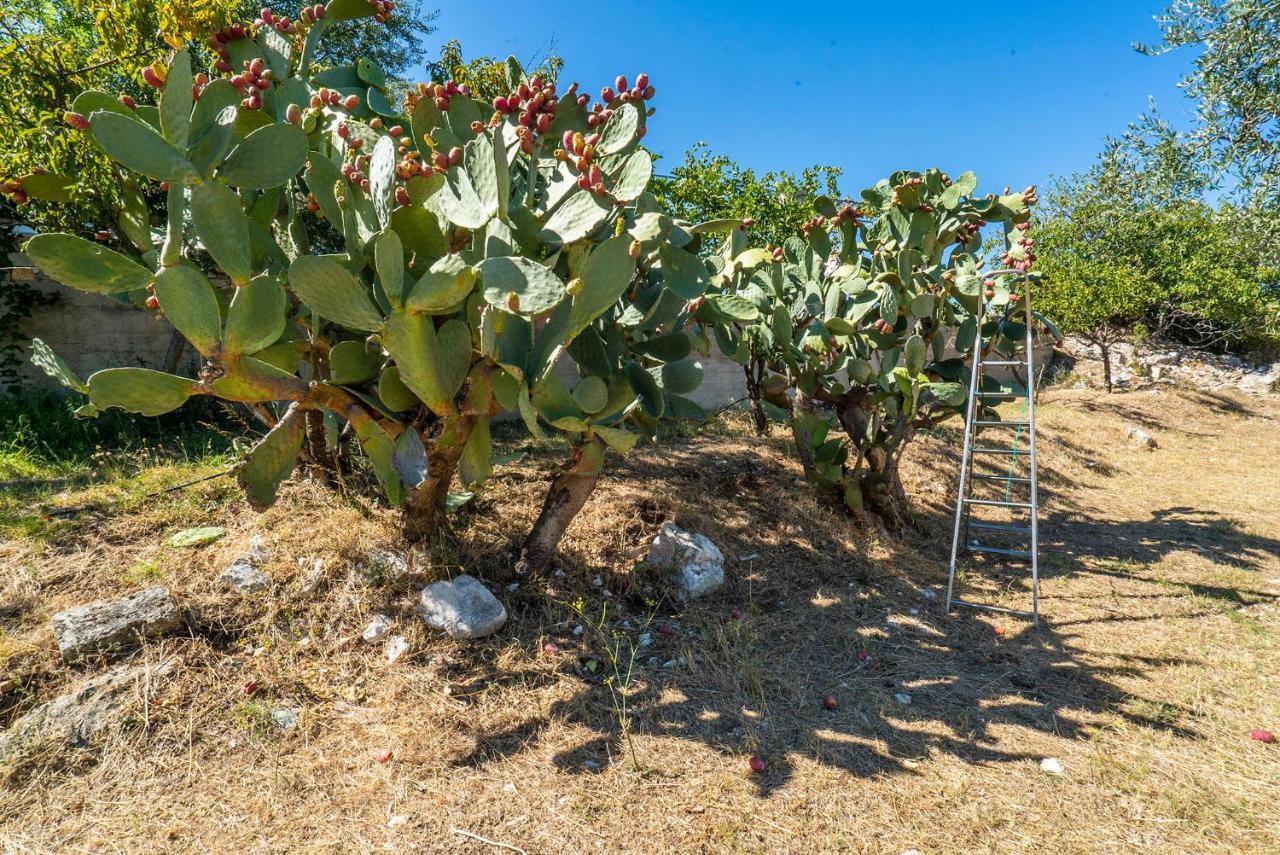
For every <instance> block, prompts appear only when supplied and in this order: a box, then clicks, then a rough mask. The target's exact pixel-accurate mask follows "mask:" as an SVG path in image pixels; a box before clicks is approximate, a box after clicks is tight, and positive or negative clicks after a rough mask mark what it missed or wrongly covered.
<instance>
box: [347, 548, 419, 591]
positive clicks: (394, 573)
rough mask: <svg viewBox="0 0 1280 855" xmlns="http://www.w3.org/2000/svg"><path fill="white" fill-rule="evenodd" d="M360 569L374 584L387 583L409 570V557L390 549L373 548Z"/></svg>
mask: <svg viewBox="0 0 1280 855" xmlns="http://www.w3.org/2000/svg"><path fill="white" fill-rule="evenodd" d="M357 566H358V569H359V571H360V575H362V576H364V578H365V579H367V580H368V581H369V582H371V583H372V584H374V585H386V584H390V583H391V582H394V581H396V580H397V579H399V578H400V577H401V576H403V575H404V574H406V573H408V572H409V559H407V558H405V556H404V555H402V554H401V553H399V552H393V551H392V550H390V549H372V550H370V551H369V554H368V555H366V556H365V559H364V561H362V562H360V563H359V565H357Z"/></svg>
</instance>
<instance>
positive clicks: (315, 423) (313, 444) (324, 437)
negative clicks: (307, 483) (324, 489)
mask: <svg viewBox="0 0 1280 855" xmlns="http://www.w3.org/2000/svg"><path fill="white" fill-rule="evenodd" d="M306 434H307V454H308V456H310V458H311V461H312V463H314V464H315V467H316V468H317V469H318V470H319V471H320V474H321V477H323V478H324V481H325V483H326V484H327V485H329V486H330V487H336V486H337V484H338V480H337V478H338V467H337V463H336V462H335V461H334V458H333V454H332V453H330V451H329V437H328V432H327V431H326V430H325V427H324V413H323V412H321V411H320V410H307V411H306Z"/></svg>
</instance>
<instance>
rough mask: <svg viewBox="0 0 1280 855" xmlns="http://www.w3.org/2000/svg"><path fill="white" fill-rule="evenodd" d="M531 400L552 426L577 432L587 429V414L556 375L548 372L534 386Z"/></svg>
mask: <svg viewBox="0 0 1280 855" xmlns="http://www.w3.org/2000/svg"><path fill="white" fill-rule="evenodd" d="M531 400H532V402H533V406H534V408H535V409H536V410H537V411H538V415H540V416H541V417H542V419H543V421H545V422H546V423H547V424H549V425H551V426H552V427H554V428H557V429H559V430H564V431H575V432H582V431H585V430H586V429H587V420H586V415H585V414H584V413H583V412H582V410H580V409H579V408H578V404H577V402H576V401H574V399H573V396H572V395H571V394H569V390H568V389H566V388H565V385H564V383H562V382H561V381H560V378H559V377H557V376H556V375H554V374H548V375H547V376H546V377H545V378H544V379H543V380H542V382H540V383H539V384H538V385H537V386H536V387H535V388H534V390H533V394H532V396H531Z"/></svg>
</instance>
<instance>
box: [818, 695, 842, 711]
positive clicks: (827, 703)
mask: <svg viewBox="0 0 1280 855" xmlns="http://www.w3.org/2000/svg"><path fill="white" fill-rule="evenodd" d="M822 705H823V706H824V707H826V708H827V709H829V710H833V709H835V708H836V707H837V706H839V704H838V703H837V702H836V696H835V695H833V694H830V693H827V694H825V695H823V696H822Z"/></svg>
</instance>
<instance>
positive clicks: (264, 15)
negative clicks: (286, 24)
mask: <svg viewBox="0 0 1280 855" xmlns="http://www.w3.org/2000/svg"><path fill="white" fill-rule="evenodd" d="M258 17H259V18H261V19H262V23H264V24H270V23H271V22H273V21H274V20H275V19H276V16H275V15H273V14H271V10H270V9H268V8H266V7H263V9H262V11H261V12H259V13H258Z"/></svg>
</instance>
